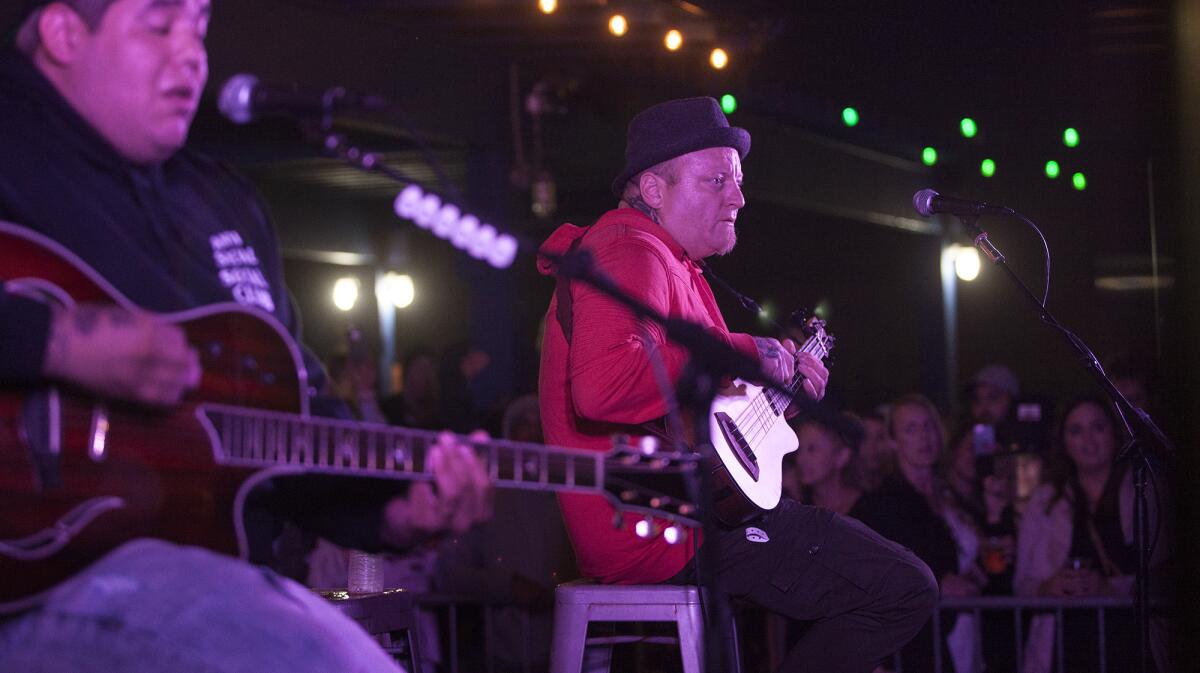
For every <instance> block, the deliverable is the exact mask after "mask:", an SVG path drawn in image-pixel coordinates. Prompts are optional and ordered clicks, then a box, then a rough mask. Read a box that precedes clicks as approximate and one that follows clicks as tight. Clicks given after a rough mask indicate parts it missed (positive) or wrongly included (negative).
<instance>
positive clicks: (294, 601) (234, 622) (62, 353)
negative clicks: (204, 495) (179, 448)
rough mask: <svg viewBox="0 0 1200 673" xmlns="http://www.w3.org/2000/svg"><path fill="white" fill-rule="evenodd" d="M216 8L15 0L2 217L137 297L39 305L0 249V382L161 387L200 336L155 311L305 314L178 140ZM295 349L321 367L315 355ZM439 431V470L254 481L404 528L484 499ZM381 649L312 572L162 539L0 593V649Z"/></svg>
mask: <svg viewBox="0 0 1200 673" xmlns="http://www.w3.org/2000/svg"><path fill="white" fill-rule="evenodd" d="M209 13H210V4H209V2H208V0H62V1H58V2H50V1H48V0H32V1H27V2H26V12H25V13H24V17H23V18H24V22H23V24H22V25H21V27H20V29H19V31H18V33H17V36H16V45H15V46H16V49H10V48H6V49H3V53H2V54H0V220H7V221H10V222H16V223H19V224H20V225H22V226H23V227H26V228H28V229H31V230H34V231H36V232H38V233H40V234H42V235H44V236H46V237H49V238H50V239H53V240H54V241H56V242H58V243H59V244H61V245H62V246H64V247H65V248H66V249H67V250H69V251H70V252H71V253H73V254H75V255H77V256H78V257H79V258H81V259H82V260H83V261H84V262H85V263H86V264H88V265H89V266H91V267H92V268H94V269H96V270H97V271H98V272H99V273H100V275H102V276H103V277H104V278H105V279H106V280H107V281H108V282H109V283H111V284H112V286H113V287H114V288H115V289H116V290H117V291H118V292H120V293H121V294H123V295H124V296H126V297H128V298H129V299H131V300H132V301H133V303H134V304H136V305H137V306H139V307H140V308H141V309H146V310H145V311H142V310H130V309H126V308H119V307H112V306H101V305H88V304H78V305H74V306H57V305H56V306H51V305H48V304H46V303H43V302H41V301H36V300H32V299H29V298H26V297H23V296H18V295H17V294H13V293H11V292H6V291H5V287H4V284H3V281H4V269H3V268H0V386H6V385H24V384H31V383H33V384H37V383H41V382H62V383H66V384H70V385H71V386H73V387H76V388H82V389H84V390H88V391H91V392H93V393H95V394H97V395H99V396H102V397H108V398H115V399H120V400H126V401H129V402H133V403H136V404H141V405H146V406H149V407H168V406H170V405H173V404H176V403H178V402H179V401H180V399H181V398H182V396H183V395H184V394H185V393H186V392H187V391H188V390H190V389H193V388H195V387H196V386H197V385H198V383H199V380H200V365H199V358H198V357H197V354H196V352H195V350H194V349H193V348H192V347H191V346H190V345H189V344H188V342H187V339H186V338H185V336H184V333H183V332H182V330H181V329H180V328H178V327H176V326H173V325H170V324H167V323H166V322H163V321H162V320H160V319H158V318H157V317H155V316H154V315H153V314H152V313H151V312H153V313H164V312H175V311H182V310H186V309H191V308H195V307H197V306H202V305H207V304H213V303H219V302H230V301H233V302H237V303H239V304H242V305H244V306H250V307H254V308H256V309H259V310H262V311H264V312H266V313H268V314H270V315H271V316H272V317H273V318H274V319H276V320H278V321H279V322H280V323H281V324H282V325H284V326H285V327H286V329H287V330H288V331H289V332H291V333H292V335H293V336H298V321H297V318H296V316H295V314H294V312H293V309H292V307H291V304H290V302H289V298H288V295H287V291H286V288H285V286H284V283H283V278H282V270H281V263H280V259H279V250H278V244H277V241H276V238H275V235H274V232H273V230H272V228H271V225H270V222H269V219H268V216H267V213H266V208H265V206H264V204H263V203H262V201H261V199H260V197H259V196H258V195H257V194H256V192H255V191H254V190H253V189H252V188H251V187H250V185H249V184H247V183H246V182H245V181H244V180H243V179H242V178H240V177H239V176H237V175H236V174H234V173H233V172H232V171H230V170H229V169H228V168H226V167H225V166H223V165H221V164H220V163H218V162H215V161H213V160H211V159H208V158H206V157H203V156H200V155H198V154H196V153H194V152H191V151H189V150H187V149H185V148H184V144H185V141H186V139H187V134H188V130H189V128H190V125H191V122H192V118H193V116H194V115H195V112H196V106H197V103H198V101H199V98H200V93H201V90H202V89H203V87H204V84H205V81H206V79H207V75H208V66H207V53H206V50H205V45H204V41H205V37H206V34H207V30H208V19H209ZM304 359H305V364H306V365H307V369H308V370H309V372H310V379H309V381H310V383H311V384H314V387H319V386H320V383H321V377H320V376H319V372H320V366H319V364H317V362H316V360H315V359H314V358H313V357H312V356H311V354H309V353H308V352H307V351H305V352H304ZM164 450H169V447H164ZM442 450H443V453H445V454H456V456H457V457H458V458H460V459H459V460H444V461H441V460H439V461H434V462H435V464H438V463H440V464H441V469H440V471H439V474H438V478H437V480H436V481H437V486H438V488H437V490H433V489H432V488H430V487H429V486H428V485H425V484H420V485H417V486H414V487H413V488H412V489H409V490H408V492H407V493H403V492H402V491H398V490H397V489H396V487H394V486H392V485H390V484H387V485H384V486H379V485H372V486H363V485H361V484H359V485H356V486H355V487H354V488H353V489H349V488H346V487H345V484H344V482H337V481H334V482H330V481H329V480H327V479H326V480H321V481H318V480H317V479H315V478H302V479H298V480H282V481H284V482H286V483H282V484H277V485H276V488H275V490H274V491H273V493H272V494H271V495H269V496H264V501H263V502H264V503H265V506H267V507H269V508H272V509H275V510H281V511H283V513H285V514H289V515H292V518H294V519H297V520H298V521H300V522H301V524H302V525H305V526H306V527H307V528H309V529H310V530H312V531H313V532H316V533H319V534H321V535H323V536H325V537H329V538H330V539H333V540H334V541H336V542H338V543H340V544H343V545H346V546H351V547H357V548H362V549H368V550H378V549H388V548H393V549H395V548H403V547H405V546H409V545H412V544H415V543H417V542H419V541H421V540H422V539H424V538H426V537H428V536H430V535H432V534H436V533H438V532H441V531H447V530H451V531H461V530H462V529H465V528H466V527H467V526H469V525H470V524H471V523H473V522H475V521H477V520H479V519H481V518H483V517H484V516H486V515H487V510H488V503H487V483H486V482H487V480H486V477H485V476H484V474H483V471H482V469H481V467H480V466H479V464H478V462H477V461H476V460H475V459H474V456H473V455H470V454H469V453H468V450H467V449H466V448H464V447H459V446H453V445H452V444H451V443H446V444H445V445H444V446H443V447H442ZM277 481H281V480H277ZM350 492H352V493H353V495H349V493H350ZM178 516H186V513H183V512H180V513H178ZM252 542H253V541H252ZM258 542H259V544H258V548H260V549H269V547H270V540H269V539H266V540H265V541H263V540H259V541H258ZM251 547H252V549H251V556H252V558H253V557H254V556H255V553H254V547H255V545H254V544H253V543H252V545H251ZM390 669H391V664H390V663H389V662H388V660H387V659H386V657H385V656H384V655H383V654H382V652H381V651H380V650H378V648H373V647H372V646H371V644H370V642H369V641H367V640H366V639H365V636H364V635H363V634H362V632H361V630H359V629H358V627H357V626H355V625H353V624H351V623H350V622H349V621H347V620H345V619H342V618H341V617H340V615H339V614H338V613H336V612H334V611H332V610H331V609H330V608H329V607H328V606H327V605H324V604H323V603H322V602H321V601H320V600H316V599H314V598H313V596H312V595H311V594H310V592H308V591H306V590H304V589H303V588H302V587H300V586H298V585H295V584H294V583H291V582H289V581H287V580H283V579H282V578H279V577H277V576H275V575H273V574H271V573H269V572H267V571H264V570H263V569H261V568H256V567H254V566H251V565H248V564H245V563H242V562H240V561H236V560H233V559H230V558H228V557H225V556H221V555H217V554H213V553H210V552H208V551H206V550H200V549H194V548H184V547H177V546H174V545H169V544H167V543H164V542H160V541H154V540H140V541H136V542H132V543H128V544H126V545H124V546H122V547H120V548H118V549H117V550H116V551H114V552H113V553H111V554H110V555H109V556H107V557H106V558H104V559H102V560H101V561H98V562H97V563H96V564H94V565H93V566H91V567H89V568H88V569H87V570H85V571H84V572H82V573H80V574H79V575H77V576H76V577H75V578H73V579H72V580H70V581H68V582H66V583H64V584H62V585H60V586H59V587H57V588H56V589H55V590H53V591H52V592H50V593H49V594H48V595H47V596H45V597H44V599H43V600H42V601H41V602H40V603H39V604H38V605H36V606H35V607H33V608H32V609H29V610H26V611H25V612H23V613H21V614H18V615H8V616H4V615H0V670H6V671H7V670H12V671H59V670H63V671H66V670H71V671H88V670H96V671H111V670H124V671H139V670H147V671H149V670H175V671H179V670H183V671H214V670H220V671H243V670H244V671H274V670H280V671H282V670H288V671H329V670H339V671H357V670H363V671H366V670H390Z"/></svg>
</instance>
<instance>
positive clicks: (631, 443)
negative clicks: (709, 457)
mask: <svg viewBox="0 0 1200 673" xmlns="http://www.w3.org/2000/svg"><path fill="white" fill-rule="evenodd" d="M699 463H700V456H699V455H698V454H695V453H693V452H690V451H688V452H683V451H677V450H670V449H666V448H664V447H663V446H662V444H661V443H660V442H659V440H658V439H657V438H655V437H652V436H646V437H640V438H638V439H637V440H634V439H632V438H631V437H629V436H628V435H615V436H614V437H613V444H612V449H611V450H610V451H609V454H608V458H607V459H606V460H605V479H604V490H605V491H606V492H607V495H608V498H609V500H610V501H611V502H612V503H613V506H614V507H615V508H616V509H617V514H616V516H615V517H614V520H613V525H614V526H616V527H618V528H619V527H623V526H625V525H627V524H629V522H628V521H627V519H629V518H631V517H629V516H628V515H629V514H635V515H640V516H639V517H632V518H635V519H636V520H635V521H633V522H632V525H633V529H634V532H635V533H637V535H638V537H642V538H653V537H657V536H659V535H661V536H662V537H663V539H664V540H665V541H666V542H667V543H668V544H677V543H679V542H682V541H683V540H684V539H686V535H687V534H686V532H685V529H686V528H698V527H699V526H700V521H699V520H698V518H697V517H698V516H699V507H698V506H697V504H696V502H695V499H694V497H692V496H690V495H689V491H690V490H691V489H690V488H689V482H690V481H691V480H693V479H694V478H695V473H696V470H697V469H698V468H699Z"/></svg>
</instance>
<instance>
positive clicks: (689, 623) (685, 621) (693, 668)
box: [675, 603, 704, 673]
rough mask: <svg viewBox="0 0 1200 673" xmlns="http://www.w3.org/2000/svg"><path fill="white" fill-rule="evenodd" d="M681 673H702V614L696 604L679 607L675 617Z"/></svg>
mask: <svg viewBox="0 0 1200 673" xmlns="http://www.w3.org/2000/svg"><path fill="white" fill-rule="evenodd" d="M675 623H676V624H677V625H678V627H679V655H680V656H681V657H682V658H683V673H704V614H703V612H701V610H700V606H699V605H698V604H695V603H693V604H691V605H681V606H679V612H678V613H676V615H675Z"/></svg>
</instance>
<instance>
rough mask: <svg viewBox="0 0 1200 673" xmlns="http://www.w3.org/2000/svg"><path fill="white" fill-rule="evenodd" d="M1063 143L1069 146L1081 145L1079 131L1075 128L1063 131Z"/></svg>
mask: <svg viewBox="0 0 1200 673" xmlns="http://www.w3.org/2000/svg"><path fill="white" fill-rule="evenodd" d="M1063 144H1064V145H1066V146H1067V147H1079V131H1076V130H1075V129H1073V128H1069V129H1067V130H1066V131H1063Z"/></svg>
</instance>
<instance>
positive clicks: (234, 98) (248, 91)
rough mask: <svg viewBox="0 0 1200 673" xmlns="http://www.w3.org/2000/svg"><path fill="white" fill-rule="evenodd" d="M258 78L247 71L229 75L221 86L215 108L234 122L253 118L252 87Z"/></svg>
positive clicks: (248, 120)
mask: <svg viewBox="0 0 1200 673" xmlns="http://www.w3.org/2000/svg"><path fill="white" fill-rule="evenodd" d="M257 86H258V78H257V77H255V76H254V75H250V74H247V73H244V72H243V73H239V74H237V75H234V76H233V77H230V78H229V79H228V80H226V81H225V84H224V86H222V87H221V95H220V96H219V97H218V98H217V108H218V109H220V110H221V114H223V115H225V117H226V118H227V119H229V121H231V122H233V123H234V124H247V123H249V122H251V121H252V120H253V119H254V88H255V87H257Z"/></svg>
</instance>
